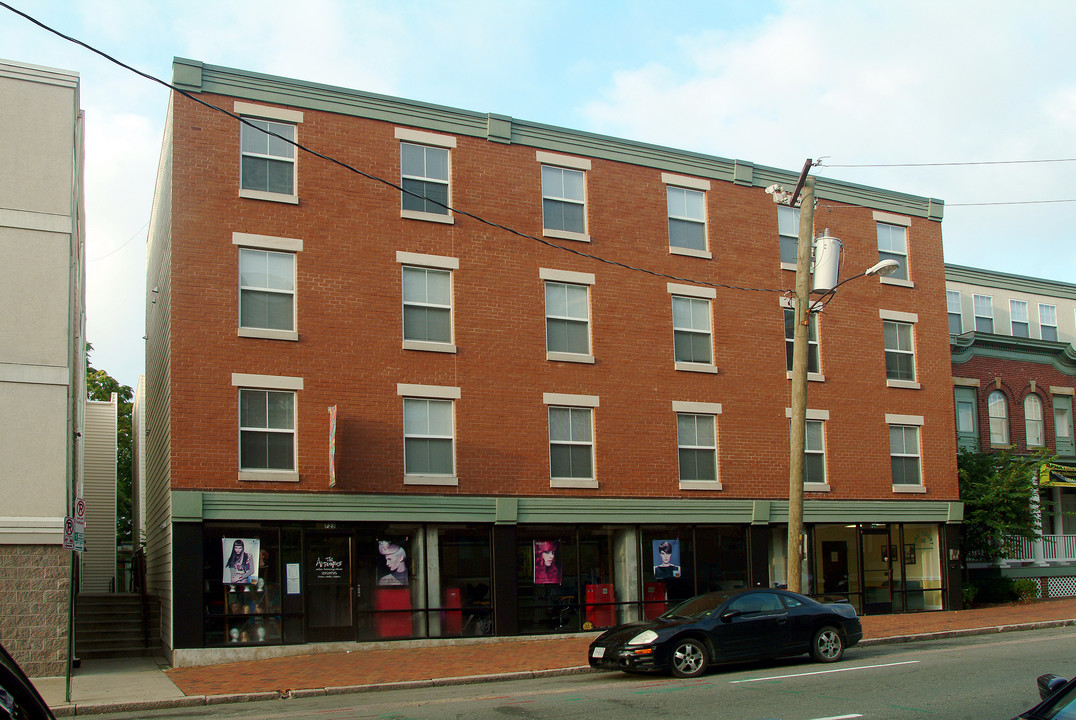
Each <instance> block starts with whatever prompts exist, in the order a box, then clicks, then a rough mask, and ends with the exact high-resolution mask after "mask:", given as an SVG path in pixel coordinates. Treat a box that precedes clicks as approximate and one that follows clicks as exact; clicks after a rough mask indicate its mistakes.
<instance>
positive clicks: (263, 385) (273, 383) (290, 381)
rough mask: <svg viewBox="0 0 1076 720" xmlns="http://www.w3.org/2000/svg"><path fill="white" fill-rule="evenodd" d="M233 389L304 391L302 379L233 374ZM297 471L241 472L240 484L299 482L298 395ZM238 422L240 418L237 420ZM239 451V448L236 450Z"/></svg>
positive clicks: (296, 411)
mask: <svg viewBox="0 0 1076 720" xmlns="http://www.w3.org/2000/svg"><path fill="white" fill-rule="evenodd" d="M232 387H236V388H239V389H241V390H284V391H288V390H290V391H293V392H296V393H297V392H298V391H300V390H302V389H303V379H302V378H301V377H288V376H284V375H252V374H247V373H232ZM293 410H294V412H295V429H294V431H293V433H294V437H295V470H239V471H238V479H239V480H240V482H295V483H297V482H299V397H298V395H296V398H295V406H294V408H293ZM237 420H238V418H237ZM237 429H238V433H237V435H236V439H237V440H238V439H239V438H240V437H241V436H242V430H241V429H239V428H238V426H237ZM236 449H237V450H238V446H237V448H236Z"/></svg>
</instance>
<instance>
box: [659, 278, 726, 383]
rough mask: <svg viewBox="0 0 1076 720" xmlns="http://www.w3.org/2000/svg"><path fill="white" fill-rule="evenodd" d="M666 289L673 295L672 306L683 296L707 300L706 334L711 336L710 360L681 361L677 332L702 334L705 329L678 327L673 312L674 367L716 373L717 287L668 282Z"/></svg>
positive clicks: (687, 370) (688, 298)
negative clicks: (678, 352)
mask: <svg viewBox="0 0 1076 720" xmlns="http://www.w3.org/2000/svg"><path fill="white" fill-rule="evenodd" d="M666 291H667V292H668V293H669V295H671V296H672V303H671V306H670V310H672V306H675V304H676V299H677V298H681V299H685V300H691V301H705V302H706V305H707V326H706V333H705V334H706V335H707V336H708V337H709V343H710V362H708V363H697V362H681V361H677V360H676V334H677V333H678V332H686V333H694V334H698V335H702V334H703V331H702V330H700V329H699V328H694V327H691V328H687V327H685V328H678V327H677V326H676V313H675V311H673V312H672V318H671V319H672V323H673V367H674V368H675V369H677V370H683V371H685V372H703V373H716V372H717V371H718V369H717V365H716V363H715V357H716V349H715V346H714V300H716V299H717V290H716V288H705V287H698V286H695V285H680V284H677V283H668V284H667V285H666Z"/></svg>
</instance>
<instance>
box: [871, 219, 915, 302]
mask: <svg viewBox="0 0 1076 720" xmlns="http://www.w3.org/2000/svg"><path fill="white" fill-rule="evenodd" d="M874 222H875V224H877V223H883V224H885V225H897V226H903V227H904V228H905V232H904V262H903V263H901V265H902V266H903V267H904V270H905V272H907V273H908V279H907V280H905V279H904V278H895V277H889V276H880V277H879V278H878V282H880V283H881V284H883V285H896V286H897V287H908V288H914V287H915V283H914V282H912V280H911V276H912V271H911V268H910V267H908V258H909V257H910V255H911V252H910V250H909V248H908V231H907V228H910V227H911V226H912V220H911V218H908V217H904V216H903V215H892V214H890V213H885V212H881V211H878V210H875V211H874ZM893 254H895V253H893Z"/></svg>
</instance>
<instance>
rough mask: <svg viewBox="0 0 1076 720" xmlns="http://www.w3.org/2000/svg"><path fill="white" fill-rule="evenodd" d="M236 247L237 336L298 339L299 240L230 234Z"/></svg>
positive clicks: (301, 242)
mask: <svg viewBox="0 0 1076 720" xmlns="http://www.w3.org/2000/svg"><path fill="white" fill-rule="evenodd" d="M232 244H233V245H236V246H238V247H239V335H240V336H241V337H257V338H267V339H274V340H298V339H299V334H298V332H296V322H295V318H296V307H295V272H296V258H297V256H298V253H299V252H300V251H301V250H302V249H303V241H302V240H299V239H294V238H282V237H270V236H266V235H249V234H246V233H232Z"/></svg>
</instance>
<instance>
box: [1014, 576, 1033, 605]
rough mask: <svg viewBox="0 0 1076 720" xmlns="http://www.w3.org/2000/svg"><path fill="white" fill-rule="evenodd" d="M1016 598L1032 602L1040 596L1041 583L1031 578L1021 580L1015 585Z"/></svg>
mask: <svg viewBox="0 0 1076 720" xmlns="http://www.w3.org/2000/svg"><path fill="white" fill-rule="evenodd" d="M1013 590H1014V591H1015V592H1016V596H1017V597H1018V598H1020V600H1021V601H1023V602H1031V601H1032V600H1034V599H1035V598H1037V597H1038V596H1039V583H1038V581H1037V580H1032V579H1031V578H1020V579H1019V580H1017V581H1016V582H1014V583H1013Z"/></svg>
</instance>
